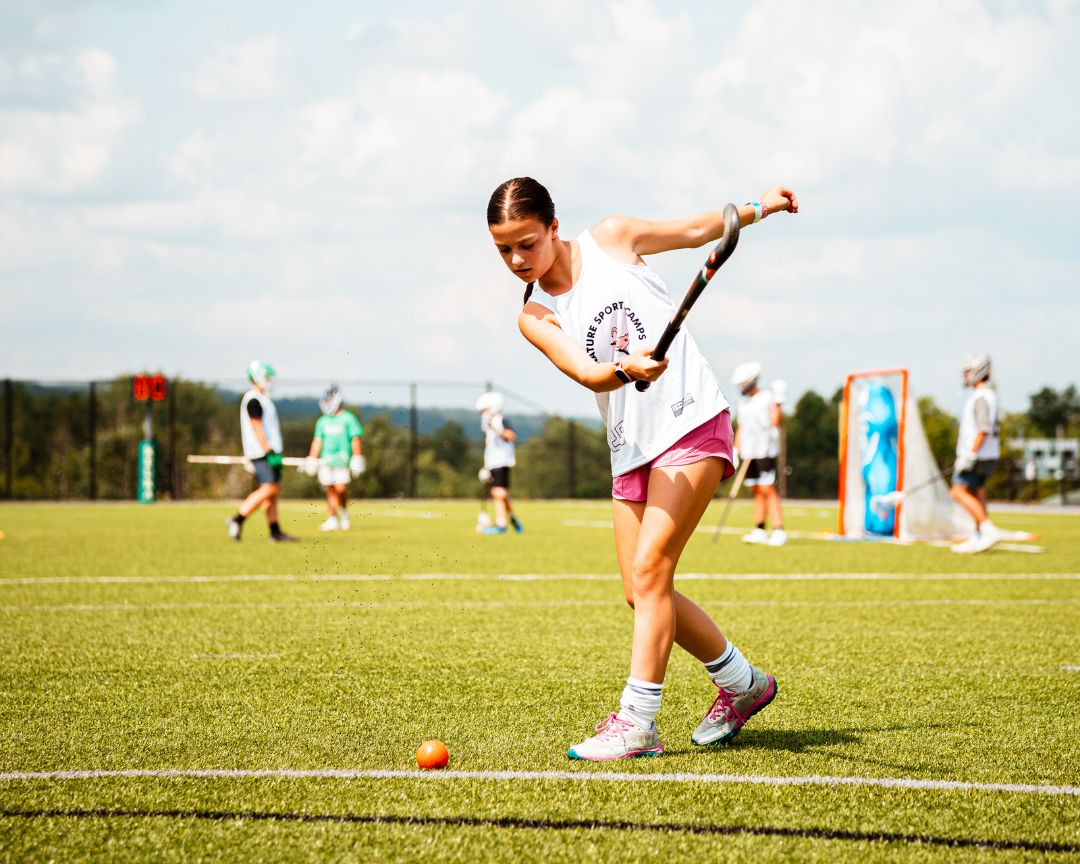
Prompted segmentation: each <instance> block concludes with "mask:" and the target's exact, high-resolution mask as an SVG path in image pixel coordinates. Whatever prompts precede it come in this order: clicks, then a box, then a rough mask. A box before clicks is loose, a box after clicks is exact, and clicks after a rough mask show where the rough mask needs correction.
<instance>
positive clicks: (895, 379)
mask: <svg viewBox="0 0 1080 864" xmlns="http://www.w3.org/2000/svg"><path fill="white" fill-rule="evenodd" d="M940 471H941V469H940V468H939V467H938V465H937V463H936V462H935V461H934V456H933V454H932V453H931V452H930V445H929V443H928V442H927V440H926V433H925V432H924V431H923V426H922V421H921V420H920V419H919V409H918V406H917V404H916V402H915V398H914V396H912V394H911V391H910V389H909V387H908V372H907V370H906V369H883V370H876V371H872V372H855V373H853V374H851V375H848V376H847V380H846V381H845V383H844V401H843V405H842V406H841V411H840V482H839V492H840V517H839V523H840V525H839V533H840V534H841V535H842V536H844V537H852V538H867V539H874V538H894V539H896V540H900V541H904V542H910V541H915V540H938V539H949V538H956V537H961V536H966V535H968V534H970V533H971V532H972V530H973V528H974V525H973V523H972V520H971V518H970V517H969V516H968V515H967V514H966V513H965V512H964V510H963V508H961V507H960V506H959V505H958V504H957V503H956V502H954V501H953V500H952V498H951V496H950V495H949V487H948V485H947V484H946V481H945V480H944V479H942V478H940V477H938V478H937V479H934V478H935V477H936V475H937V474H938V473H939V472H940ZM905 490H910V492H908V493H907V494H904V495H902V496H898V495H895V494H894V493H897V492H899V493H904V492H905ZM889 496H891V497H889ZM897 499H899V500H897ZM883 501H885V502H889V503H886V504H884V505H883V503H882V502H883Z"/></svg>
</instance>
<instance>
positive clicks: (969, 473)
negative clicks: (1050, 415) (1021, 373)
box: [950, 354, 1001, 554]
mask: <svg viewBox="0 0 1080 864" xmlns="http://www.w3.org/2000/svg"><path fill="white" fill-rule="evenodd" d="M963 374H964V386H965V387H970V388H972V389H971V395H970V396H968V398H967V400H966V401H965V402H964V410H963V411H962V412H961V414H960V433H959V435H958V436H957V440H956V465H955V466H954V468H953V484H952V489H951V490H950V491H951V492H952V497H953V498H954V499H955V500H956V501H957V502H958V503H959V504H960V506H961V507H963V508H964V509H965V510H967V511H968V513H970V514H971V517H972V518H973V519H974V520H975V533H974V534H973V535H972V536H971V537H969V538H968V539H967V540H965V541H964V542H963V543H958V544H957V545H955V546H953V552H959V553H961V554H971V553H974V552H985V551H986V550H987V549H989V548H990V547H991V546H993V545H994V544H995V543H997V542H998V541H999V540H1000V539H1001V532H1000V531H998V529H997V526H996V525H994V523H993V522H991V521H990V517H989V516H988V515H987V512H986V481H987V479H989V477H990V475H991V474H993V473H994V466H995V464H996V463H997V460H998V457H999V456H1000V455H1001V438H1000V437H999V435H1000V429H999V423H998V410H997V394H996V393H995V392H994V390H993V388H992V387H990V358H989V357H987V356H986V355H985V354H972V355H971V356H970V357H968V358H967V359H966V360H965V361H964V366H963Z"/></svg>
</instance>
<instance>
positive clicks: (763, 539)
mask: <svg viewBox="0 0 1080 864" xmlns="http://www.w3.org/2000/svg"><path fill="white" fill-rule="evenodd" d="M742 542H743V543H760V544H766V543H768V542H769V532H768V531H766V530H765V529H764V528H755V529H754V530H753V531H751V532H750V533H749V534H743V538H742Z"/></svg>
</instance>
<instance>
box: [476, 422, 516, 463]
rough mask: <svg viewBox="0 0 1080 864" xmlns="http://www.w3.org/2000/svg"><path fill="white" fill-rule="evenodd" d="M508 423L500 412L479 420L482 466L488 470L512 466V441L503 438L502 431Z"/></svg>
mask: <svg viewBox="0 0 1080 864" xmlns="http://www.w3.org/2000/svg"><path fill="white" fill-rule="evenodd" d="M508 427H509V424H508V423H507V422H506V421H505V420H504V419H503V416H502V414H496V415H494V416H493V417H490V418H488V419H486V420H483V421H481V423H480V428H481V429H483V430H484V467H485V468H487V469H488V470H489V471H490V470H492V469H494V468H513V467H514V465H515V464H516V463H515V461H514V442H513V441H507V440H506V439H505V438H503V436H502V433H503V430H504V429H507V428H508Z"/></svg>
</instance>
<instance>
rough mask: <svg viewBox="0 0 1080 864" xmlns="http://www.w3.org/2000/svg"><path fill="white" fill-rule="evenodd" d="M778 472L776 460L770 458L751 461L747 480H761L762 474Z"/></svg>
mask: <svg viewBox="0 0 1080 864" xmlns="http://www.w3.org/2000/svg"><path fill="white" fill-rule="evenodd" d="M775 470H776V458H775V457H773V456H769V457H768V458H767V459H751V460H750V467H749V468H747V469H746V479H747V480H760V479H761V475H762V474H768V473H769V472H770V471H775Z"/></svg>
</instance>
